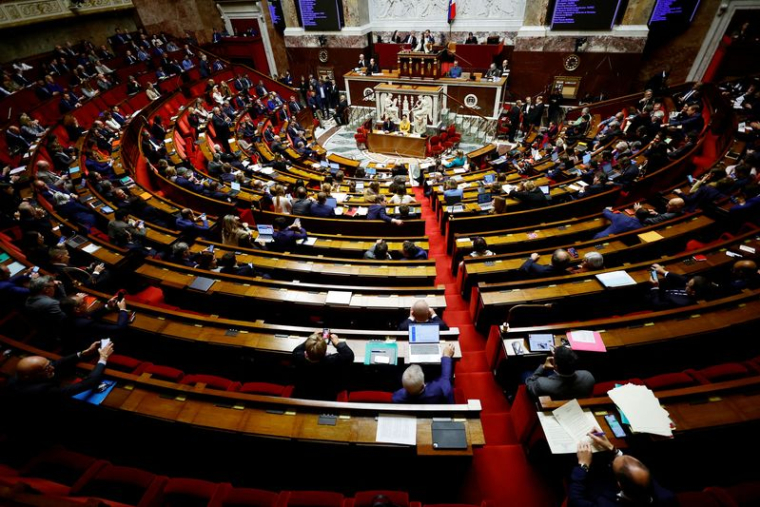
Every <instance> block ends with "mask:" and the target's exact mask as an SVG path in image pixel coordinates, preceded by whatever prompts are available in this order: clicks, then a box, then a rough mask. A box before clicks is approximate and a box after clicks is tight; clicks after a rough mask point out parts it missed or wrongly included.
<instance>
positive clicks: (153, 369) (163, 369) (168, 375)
mask: <svg viewBox="0 0 760 507" xmlns="http://www.w3.org/2000/svg"><path fill="white" fill-rule="evenodd" d="M143 373H149V374H150V376H151V377H152V378H155V379H159V380H168V381H170V382H179V381H180V380H181V379H182V378H183V377H184V376H185V373H184V372H183V371H182V370H178V369H177V368H172V367H171V366H162V365H160V364H153V363H143V364H142V365H140V367H139V368H137V370H135V375H142V374H143Z"/></svg>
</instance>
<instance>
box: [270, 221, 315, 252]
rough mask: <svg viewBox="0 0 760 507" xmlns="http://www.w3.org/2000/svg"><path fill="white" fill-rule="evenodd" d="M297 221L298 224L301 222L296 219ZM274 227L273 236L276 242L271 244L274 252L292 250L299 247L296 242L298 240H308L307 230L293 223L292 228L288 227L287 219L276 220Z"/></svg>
mask: <svg viewBox="0 0 760 507" xmlns="http://www.w3.org/2000/svg"><path fill="white" fill-rule="evenodd" d="M296 221H297V222H298V221H299V220H298V219H296ZM272 227H273V228H274V233H273V234H272V239H273V240H274V241H273V242H272V243H270V244H269V246H270V248H271V249H272V250H276V251H285V250H291V249H293V248H295V247H296V246H297V243H296V242H297V241H298V240H301V239H306V237H307V234H306V229H304V228H303V227H301V226H300V225H298V224H297V223H293V224H292V225H290V226H289V225H287V221H286V219H285V217H277V218H275V219H274V222H273V223H272Z"/></svg>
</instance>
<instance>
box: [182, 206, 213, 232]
mask: <svg viewBox="0 0 760 507" xmlns="http://www.w3.org/2000/svg"><path fill="white" fill-rule="evenodd" d="M199 222H200V224H199ZM175 225H176V226H177V230H178V231H181V232H182V234H183V236H191V237H193V238H195V237H196V236H206V235H208V233H209V225H208V219H207V218H206V215H205V214H203V215H201V216H200V217H196V216H195V213H193V210H191V209H190V208H184V209H183V210H182V211H180V216H179V218H177V220H176V222H175Z"/></svg>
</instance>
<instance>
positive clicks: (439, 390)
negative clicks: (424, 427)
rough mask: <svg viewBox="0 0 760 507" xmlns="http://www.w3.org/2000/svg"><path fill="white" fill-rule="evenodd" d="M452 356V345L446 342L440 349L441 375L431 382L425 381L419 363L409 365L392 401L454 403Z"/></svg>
mask: <svg viewBox="0 0 760 507" xmlns="http://www.w3.org/2000/svg"><path fill="white" fill-rule="evenodd" d="M453 357H454V345H453V344H451V343H447V344H446V346H445V347H443V351H441V376H440V377H438V378H437V379H435V380H433V381H432V382H425V374H424V373H423V371H422V368H420V366H419V365H417V364H413V365H411V366H409V367H408V368H407V369H406V370H404V374H403V375H402V376H401V384H402V385H403V386H404V387H403V388H401V389H399V390H398V391H396V392H395V393H393V398H392V400H393V403H430V404H437V403H441V404H442V403H454V389H453V387H452V385H451V377H452V373H453V364H452V363H453V362H454V361H453V359H452V358H453Z"/></svg>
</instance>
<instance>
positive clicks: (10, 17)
mask: <svg viewBox="0 0 760 507" xmlns="http://www.w3.org/2000/svg"><path fill="white" fill-rule="evenodd" d="M134 7H135V6H134V4H133V3H132V0H82V2H81V3H80V5H79V6H78V7H75V6H74V4H73V3H72V2H71V0H23V1H17V2H3V3H0V28H8V27H12V26H21V25H28V24H32V23H39V22H41V21H50V20H52V19H58V18H72V17H76V16H85V15H88V14H95V13H98V12H107V11H114V10H122V9H134Z"/></svg>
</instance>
